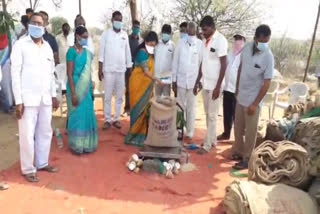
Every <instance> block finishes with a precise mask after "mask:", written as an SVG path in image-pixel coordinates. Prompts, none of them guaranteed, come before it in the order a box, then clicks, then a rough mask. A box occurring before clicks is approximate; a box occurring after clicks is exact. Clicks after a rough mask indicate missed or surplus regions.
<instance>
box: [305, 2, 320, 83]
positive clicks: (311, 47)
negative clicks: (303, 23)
mask: <svg viewBox="0 0 320 214" xmlns="http://www.w3.org/2000/svg"><path fill="white" fill-rule="evenodd" d="M319 17H320V0H319V6H318V15H317V20H316V24H315V26H314V32H313V36H312V41H311V46H310V50H309V56H308V61H307V67H306V70H305V72H304V77H303V82H305V81H306V79H307V74H308V70H309V66H310V60H311V56H312V50H313V46H314V42H315V40H316V34H317V28H318V23H319Z"/></svg>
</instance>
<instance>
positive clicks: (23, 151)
mask: <svg viewBox="0 0 320 214" xmlns="http://www.w3.org/2000/svg"><path fill="white" fill-rule="evenodd" d="M51 120H52V106H51V105H50V106H49V105H44V104H43V103H41V105H40V106H36V107H28V106H25V108H24V113H23V116H22V118H21V119H20V120H19V144H20V162H21V171H22V174H24V175H25V174H29V173H35V172H36V171H37V169H41V168H43V167H46V166H48V162H49V153H50V147H51V140H52V128H51Z"/></svg>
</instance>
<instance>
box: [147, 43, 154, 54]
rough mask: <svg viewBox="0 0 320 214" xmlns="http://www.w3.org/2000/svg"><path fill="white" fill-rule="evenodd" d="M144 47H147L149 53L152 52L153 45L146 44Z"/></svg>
mask: <svg viewBox="0 0 320 214" xmlns="http://www.w3.org/2000/svg"><path fill="white" fill-rule="evenodd" d="M146 49H147V51H148V53H149V54H154V47H152V46H149V45H147V44H146Z"/></svg>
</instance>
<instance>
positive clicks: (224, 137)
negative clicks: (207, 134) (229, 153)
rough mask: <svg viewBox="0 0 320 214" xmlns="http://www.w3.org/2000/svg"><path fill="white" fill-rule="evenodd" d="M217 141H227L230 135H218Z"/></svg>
mask: <svg viewBox="0 0 320 214" xmlns="http://www.w3.org/2000/svg"><path fill="white" fill-rule="evenodd" d="M217 139H218V140H229V139H230V135H226V134H225V133H222V134H221V135H219V136H218V137H217Z"/></svg>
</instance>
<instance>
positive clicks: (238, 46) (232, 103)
mask: <svg viewBox="0 0 320 214" xmlns="http://www.w3.org/2000/svg"><path fill="white" fill-rule="evenodd" d="M233 38H234V43H233V48H232V50H231V51H230V53H229V54H228V57H227V63H228V66H227V70H226V75H225V85H224V90H223V124H224V132H223V133H222V134H221V135H219V136H218V140H229V138H230V133H231V129H232V125H233V121H234V116H235V108H236V97H235V92H236V84H237V76H238V69H239V66H240V60H241V51H242V48H243V46H244V44H245V37H244V36H243V35H242V33H237V34H235V35H234V36H233Z"/></svg>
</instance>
